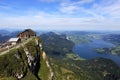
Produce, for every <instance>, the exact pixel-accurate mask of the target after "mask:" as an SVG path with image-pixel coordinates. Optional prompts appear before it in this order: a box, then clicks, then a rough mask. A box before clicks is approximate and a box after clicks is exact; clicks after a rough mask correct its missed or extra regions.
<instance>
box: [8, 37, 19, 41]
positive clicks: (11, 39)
mask: <svg viewBox="0 0 120 80" xmlns="http://www.w3.org/2000/svg"><path fill="white" fill-rule="evenodd" d="M18 40H19V38H10V39H9V41H8V42H17V41H18Z"/></svg>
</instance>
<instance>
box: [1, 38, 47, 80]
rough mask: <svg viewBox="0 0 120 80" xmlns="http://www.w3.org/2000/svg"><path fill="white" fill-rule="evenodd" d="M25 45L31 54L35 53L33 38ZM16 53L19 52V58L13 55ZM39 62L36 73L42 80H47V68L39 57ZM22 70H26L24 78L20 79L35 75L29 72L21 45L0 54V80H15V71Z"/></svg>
mask: <svg viewBox="0 0 120 80" xmlns="http://www.w3.org/2000/svg"><path fill="white" fill-rule="evenodd" d="M40 43H41V40H40ZM25 47H27V48H28V50H29V52H30V53H31V54H32V56H34V55H35V53H36V48H35V41H34V39H33V40H31V41H29V42H28V43H27V44H26V45H25ZM16 53H19V54H20V59H17V58H16V57H15V54H16ZM40 64H41V66H40V71H39V73H38V74H39V77H40V78H41V79H42V80H47V77H46V76H47V75H48V68H47V66H46V63H45V61H43V60H42V59H41V61H40ZM24 71H27V74H26V75H25V77H24V78H22V80H35V79H36V77H35V76H34V75H33V74H32V73H31V71H30V70H29V68H28V64H27V57H26V55H25V52H24V51H23V48H22V47H20V48H18V49H13V50H11V51H9V52H8V53H7V54H5V55H2V56H0V80H16V78H15V77H14V76H15V73H16V72H21V73H22V72H23V73H24Z"/></svg>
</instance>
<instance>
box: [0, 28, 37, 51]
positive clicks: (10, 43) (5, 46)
mask: <svg viewBox="0 0 120 80" xmlns="http://www.w3.org/2000/svg"><path fill="white" fill-rule="evenodd" d="M35 36H36V33H35V32H34V31H33V30H31V29H26V30H24V31H23V32H20V33H19V34H18V35H17V37H14V38H10V39H8V40H7V41H6V42H4V43H0V52H3V51H5V50H9V49H10V48H12V47H14V46H16V45H17V44H20V43H21V42H24V41H25V40H27V39H29V38H32V37H35Z"/></svg>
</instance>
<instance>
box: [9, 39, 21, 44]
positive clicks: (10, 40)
mask: <svg viewBox="0 0 120 80" xmlns="http://www.w3.org/2000/svg"><path fill="white" fill-rule="evenodd" d="M20 42H21V40H20V38H10V39H9V40H8V43H10V44H12V45H16V44H17V43H20Z"/></svg>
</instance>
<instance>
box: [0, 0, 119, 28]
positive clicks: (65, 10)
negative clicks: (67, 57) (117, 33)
mask: <svg viewBox="0 0 120 80" xmlns="http://www.w3.org/2000/svg"><path fill="white" fill-rule="evenodd" d="M3 28H5V29H8V28H13V29H25V28H32V29H36V30H38V29H39V30H120V0H0V29H3Z"/></svg>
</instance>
